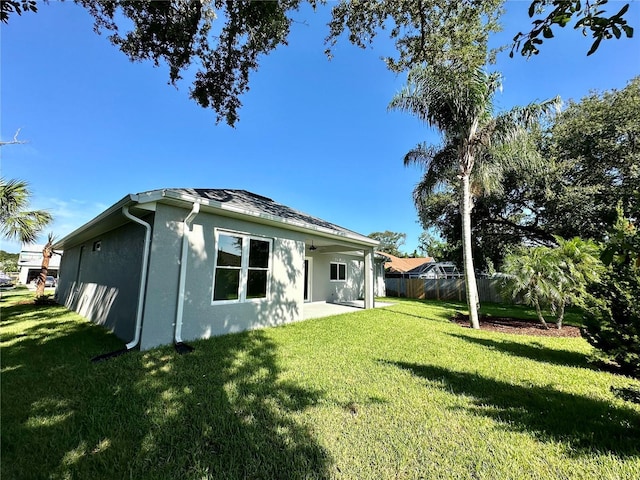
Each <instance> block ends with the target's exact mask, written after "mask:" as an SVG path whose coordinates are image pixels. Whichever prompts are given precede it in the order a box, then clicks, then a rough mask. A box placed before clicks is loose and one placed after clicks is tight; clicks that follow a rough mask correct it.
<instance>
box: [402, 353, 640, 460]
mask: <svg viewBox="0 0 640 480" xmlns="http://www.w3.org/2000/svg"><path fill="white" fill-rule="evenodd" d="M391 364H392V365H395V366H397V367H398V368H401V369H403V370H408V371H409V372H411V373H412V374H413V375H416V376H418V377H421V378H425V379H427V380H430V381H432V382H435V383H438V384H440V385H441V387H442V388H443V389H445V390H446V391H448V392H451V393H454V394H457V395H469V396H471V397H473V398H474V400H473V406H472V407H470V410H471V411H472V413H474V414H475V415H483V416H486V417H490V418H492V419H494V420H495V421H496V422H499V423H500V424H503V425H505V427H506V428H511V429H514V430H517V431H520V432H525V433H531V434H533V435H534V436H536V437H537V438H540V439H542V440H545V441H554V442H563V443H567V444H569V448H570V452H569V453H572V454H576V455H581V454H599V453H603V452H607V453H610V454H614V455H618V456H620V457H631V456H640V414H638V412H636V411H634V410H632V409H630V408H622V407H616V406H613V405H611V404H610V403H608V402H604V401H601V400H595V399H591V398H586V397H584V396H580V395H574V394H569V393H564V392H559V391H557V390H554V389H553V388H545V387H539V386H531V387H523V386H517V385H511V384H509V383H506V382H501V381H498V380H493V379H490V378H485V377H481V376H479V375H476V374H472V373H463V372H455V371H452V370H448V369H445V368H441V367H436V366H432V365H418V364H414V363H404V362H397V363H391Z"/></svg>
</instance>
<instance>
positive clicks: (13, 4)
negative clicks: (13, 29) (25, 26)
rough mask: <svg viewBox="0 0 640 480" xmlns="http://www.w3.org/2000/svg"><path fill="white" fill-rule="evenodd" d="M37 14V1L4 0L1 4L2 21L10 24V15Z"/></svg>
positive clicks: (0, 15) (0, 17)
mask: <svg viewBox="0 0 640 480" xmlns="http://www.w3.org/2000/svg"><path fill="white" fill-rule="evenodd" d="M29 11H31V12H37V11H38V5H37V3H36V0H2V1H1V2H0V21H1V22H3V23H9V15H11V14H13V13H17V14H18V15H22V12H29Z"/></svg>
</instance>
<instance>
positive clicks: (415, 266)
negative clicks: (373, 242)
mask: <svg viewBox="0 0 640 480" xmlns="http://www.w3.org/2000/svg"><path fill="white" fill-rule="evenodd" d="M380 255H384V256H385V257H387V258H386V262H385V264H384V270H385V277H387V278H418V277H419V275H420V274H421V273H422V272H423V271H424V270H425V269H427V268H428V267H429V265H431V264H433V263H434V262H435V260H434V259H433V258H431V257H423V258H403V257H396V256H394V255H391V254H388V253H383V252H380Z"/></svg>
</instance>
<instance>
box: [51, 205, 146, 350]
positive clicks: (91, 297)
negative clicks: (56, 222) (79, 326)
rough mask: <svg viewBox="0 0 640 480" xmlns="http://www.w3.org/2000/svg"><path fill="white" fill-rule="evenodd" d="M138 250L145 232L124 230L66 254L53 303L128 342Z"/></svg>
mask: <svg viewBox="0 0 640 480" xmlns="http://www.w3.org/2000/svg"><path fill="white" fill-rule="evenodd" d="M146 220H147V221H151V220H152V216H149V218H147V219H146ZM95 242H100V249H99V250H96V249H94V244H95ZM143 246H144V228H143V227H141V226H139V225H137V224H127V225H125V226H123V227H120V228H118V229H115V230H113V231H111V232H108V233H106V234H104V235H101V236H99V237H95V238H93V239H91V240H89V241H87V242H85V243H83V244H81V245H76V246H74V247H72V248H68V249H66V250H65V252H64V254H63V256H62V260H61V263H60V275H59V282H58V289H57V292H56V299H57V301H58V303H61V304H63V305H65V306H66V307H67V308H69V309H71V310H74V311H76V312H78V313H79V314H80V315H82V316H83V317H86V318H87V319H89V320H91V321H92V322H95V323H97V324H100V325H104V326H105V327H107V328H108V329H110V330H113V332H114V333H115V334H116V335H117V336H118V337H119V338H121V339H122V340H124V341H126V342H128V341H130V340H131V339H132V338H133V334H134V327H135V318H136V308H137V301H138V289H139V288H138V287H139V283H140V269H141V265H142V251H143Z"/></svg>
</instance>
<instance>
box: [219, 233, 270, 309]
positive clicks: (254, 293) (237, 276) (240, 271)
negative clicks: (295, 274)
mask: <svg viewBox="0 0 640 480" xmlns="http://www.w3.org/2000/svg"><path fill="white" fill-rule="evenodd" d="M215 237H216V266H215V272H214V278H213V301H214V302H221V301H225V302H244V301H247V300H254V299H263V298H267V296H268V295H269V280H270V277H271V250H272V248H273V241H272V240H271V239H267V238H262V237H253V236H250V235H246V234H241V233H232V232H222V231H216V235H215Z"/></svg>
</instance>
